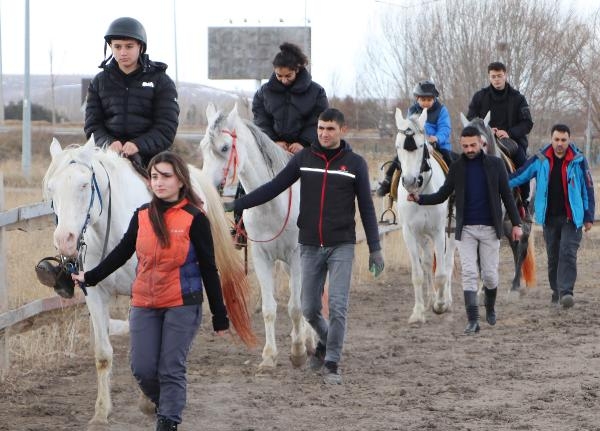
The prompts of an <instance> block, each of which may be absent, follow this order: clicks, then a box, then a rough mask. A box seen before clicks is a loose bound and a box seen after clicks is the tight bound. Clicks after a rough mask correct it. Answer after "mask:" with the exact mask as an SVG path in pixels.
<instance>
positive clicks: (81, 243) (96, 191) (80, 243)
mask: <svg viewBox="0 0 600 431" xmlns="http://www.w3.org/2000/svg"><path fill="white" fill-rule="evenodd" d="M98 163H100V166H102V168H103V169H104V172H105V173H106V180H107V184H108V209H107V221H106V233H105V236H104V244H103V246H102V254H101V257H100V260H102V259H104V256H105V255H106V249H107V246H108V238H109V236H110V222H111V216H112V193H111V185H110V176H109V175H108V171H107V170H106V167H105V166H104V165H103V164H102V162H98ZM73 164H79V165H83V166H85V167H86V168H87V169H89V170H90V172H91V173H92V178H91V180H90V190H91V193H90V201H89V204H88V208H87V212H86V216H85V221H84V222H83V226H82V227H81V230H80V232H79V236H78V237H77V256H76V257H74V258H72V257H67V256H63V255H62V254H59V256H58V257H59V260H60V265H61V267H62V268H63V269H64V270H65V271H66V272H68V273H69V274H73V273H76V272H80V271H82V270H83V263H84V262H85V256H86V254H87V244H86V243H85V239H84V234H85V231H86V230H87V227H88V225H89V223H90V220H91V212H92V208H93V207H94V200H95V196H96V195H97V196H98V202H99V204H100V213H99V215H102V212H103V210H104V204H103V201H102V194H101V193H100V187H99V186H98V180H97V179H96V172H95V171H94V168H93V166H92V165H87V164H86V163H83V162H80V161H77V160H71V161H70V162H69V165H73ZM57 219H58V217H57ZM57 221H58V220H57ZM79 287H80V288H81V290H83V293H84V294H85V295H87V290H86V288H85V285H84V284H82V283H79Z"/></svg>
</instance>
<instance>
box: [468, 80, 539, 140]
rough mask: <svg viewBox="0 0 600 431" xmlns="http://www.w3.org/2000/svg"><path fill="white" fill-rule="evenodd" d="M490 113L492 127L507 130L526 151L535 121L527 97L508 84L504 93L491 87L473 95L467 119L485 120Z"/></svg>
mask: <svg viewBox="0 0 600 431" xmlns="http://www.w3.org/2000/svg"><path fill="white" fill-rule="evenodd" d="M488 111H491V118H490V127H496V128H498V129H501V130H506V131H507V132H508V136H509V137H511V138H512V139H513V140H515V141H516V142H517V143H518V144H519V145H520V146H521V147H523V149H525V150H526V149H527V146H528V140H527V134H528V133H529V132H531V129H532V128H533V120H532V118H531V112H530V110H529V104H528V103H527V100H526V99H525V96H523V95H522V94H521V93H520V92H519V91H518V90H517V89H515V88H513V87H511V86H510V84H509V83H508V82H507V83H506V87H504V91H497V90H495V89H494V87H492V86H491V85H489V86H487V87H484V88H482V89H481V90H479V91H478V92H477V93H475V94H474V95H473V99H471V103H470V104H469V112H468V113H467V118H468V119H469V120H472V119H473V118H474V117H479V118H485V116H486V115H487V113H488Z"/></svg>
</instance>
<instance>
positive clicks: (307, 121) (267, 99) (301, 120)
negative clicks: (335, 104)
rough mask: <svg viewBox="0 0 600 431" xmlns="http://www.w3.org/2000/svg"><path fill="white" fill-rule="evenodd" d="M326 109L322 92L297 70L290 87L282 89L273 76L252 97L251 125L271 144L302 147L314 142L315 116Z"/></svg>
mask: <svg viewBox="0 0 600 431" xmlns="http://www.w3.org/2000/svg"><path fill="white" fill-rule="evenodd" d="M328 107H329V102H328V101H327V95H326V94H325V89H324V88H323V87H321V86H320V85H319V84H317V83H316V82H314V81H313V80H312V77H311V76H310V73H309V72H308V71H307V70H306V69H305V68H301V69H300V70H299V71H298V74H297V76H296V79H295V80H294V82H293V83H292V85H289V86H285V85H283V84H282V83H281V82H279V81H278V80H277V78H276V77H275V73H273V74H272V75H271V78H270V79H269V81H268V82H267V83H265V84H263V86H262V87H260V89H259V90H258V91H257V92H256V94H255V95H254V99H253V100H252V113H253V114H254V123H255V124H256V125H257V126H258V127H260V128H261V129H262V131H263V132H265V133H266V134H267V135H268V136H269V138H271V139H272V140H274V141H284V142H287V143H288V144H291V143H293V142H298V143H300V144H302V145H303V146H304V147H308V146H310V145H311V144H313V143H315V142H317V120H318V118H319V114H321V112H323V111H324V110H325V109H327V108H328Z"/></svg>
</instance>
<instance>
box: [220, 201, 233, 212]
mask: <svg viewBox="0 0 600 431" xmlns="http://www.w3.org/2000/svg"><path fill="white" fill-rule="evenodd" d="M234 207H235V201H230V202H223V209H224V210H225V212H226V213H230V212H232V211H233V209H234Z"/></svg>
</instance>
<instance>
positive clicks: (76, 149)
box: [43, 138, 253, 424]
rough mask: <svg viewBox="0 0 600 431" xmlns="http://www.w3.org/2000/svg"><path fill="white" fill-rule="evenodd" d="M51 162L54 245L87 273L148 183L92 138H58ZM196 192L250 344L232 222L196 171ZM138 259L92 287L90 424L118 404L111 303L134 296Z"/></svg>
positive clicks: (48, 193)
mask: <svg viewBox="0 0 600 431" xmlns="http://www.w3.org/2000/svg"><path fill="white" fill-rule="evenodd" d="M50 154H51V155H52V162H51V164H50V166H49V167H48V170H47V171H46V174H45V176H44V182H43V192H44V197H45V198H46V199H47V200H50V201H51V202H52V206H53V208H54V212H55V214H56V217H57V226H56V230H55V231H54V245H55V247H56V248H57V249H58V252H59V253H60V254H61V255H62V256H64V257H65V258H74V259H80V260H82V261H83V269H84V270H88V269H91V268H93V267H94V266H95V265H96V264H97V263H98V262H99V261H100V260H101V259H102V258H103V256H104V255H105V254H107V253H108V252H110V251H111V250H112V249H113V248H114V247H115V246H116V245H117V243H118V242H119V240H120V239H121V238H122V236H123V234H124V233H125V231H126V230H127V227H128V225H129V221H130V219H131V217H132V215H133V213H134V210H135V209H136V208H137V207H139V206H141V205H142V204H144V203H146V202H149V201H150V199H151V194H150V192H149V190H148V188H147V185H146V181H145V180H144V179H143V178H142V177H141V176H140V175H138V174H137V173H136V172H135V170H134V169H133V167H132V165H131V163H130V162H129V161H128V160H127V159H124V158H121V157H119V156H118V155H117V154H116V153H114V152H112V151H104V150H101V149H99V148H96V147H95V145H94V141H93V138H92V139H90V140H89V141H88V142H87V143H86V144H85V145H84V146H71V147H67V148H65V149H64V150H63V149H62V148H61V146H60V144H59V142H58V141H57V140H56V139H54V140H53V141H52V144H51V145H50ZM190 171H191V175H192V182H193V185H194V190H195V191H197V192H198V194H199V195H200V197H201V198H202V200H203V202H204V203H205V206H204V210H205V211H206V213H207V216H208V218H209V220H210V222H211V231H212V234H213V237H214V243H215V255H216V260H217V266H218V267H219V270H220V274H221V283H222V288H223V294H224V297H225V302H226V306H227V309H228V313H229V317H230V319H231V321H232V324H233V326H234V327H235V329H236V331H237V333H238V335H239V336H240V338H242V339H243V340H244V341H245V342H247V343H249V344H251V343H252V337H253V334H252V331H251V330H250V326H249V316H248V312H247V310H246V296H247V294H248V292H247V288H248V284H247V281H246V277H245V274H244V268H243V264H242V262H241V260H240V259H238V257H237V253H236V251H235V249H234V247H233V245H232V244H231V240H230V236H229V229H228V226H227V221H226V219H225V217H224V215H223V211H222V208H221V205H220V198H219V195H218V193H217V191H216V189H215V188H214V187H213V186H212V185H211V184H210V182H209V181H208V180H207V179H206V178H204V176H203V175H202V174H201V172H200V171H199V170H198V169H196V168H193V167H191V166H190ZM135 267H136V258H135V256H134V257H132V258H131V259H130V260H129V261H128V262H127V263H126V264H125V265H124V266H123V267H122V268H120V269H119V270H118V271H116V272H114V273H113V274H112V275H110V276H109V277H108V278H106V279H105V280H104V281H102V282H101V283H99V284H98V285H97V286H91V287H87V295H86V297H85V300H86V304H87V307H88V309H89V312H90V319H91V324H92V328H93V338H94V340H93V341H94V343H93V344H94V354H95V361H96V371H97V374H98V376H97V377H98V394H97V398H96V405H95V413H94V416H93V418H92V420H91V421H90V423H92V424H106V423H107V422H108V415H109V414H110V411H111V408H112V403H111V397H110V373H111V368H112V361H113V349H112V345H111V343H110V340H109V301H110V298H111V296H114V295H127V296H130V294H131V284H132V281H133V278H134V276H135Z"/></svg>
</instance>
